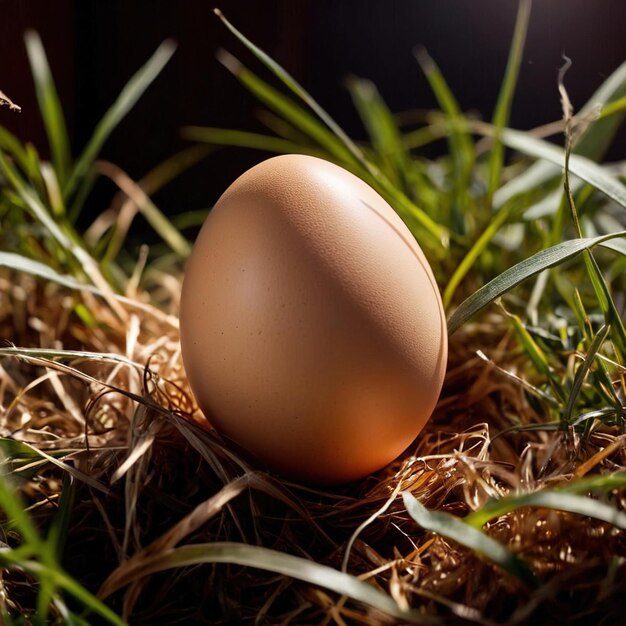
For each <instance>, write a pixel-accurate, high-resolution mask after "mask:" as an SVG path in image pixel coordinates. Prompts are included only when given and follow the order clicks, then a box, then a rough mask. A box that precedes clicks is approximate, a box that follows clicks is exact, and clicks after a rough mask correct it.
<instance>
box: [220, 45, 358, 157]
mask: <svg viewBox="0 0 626 626" xmlns="http://www.w3.org/2000/svg"><path fill="white" fill-rule="evenodd" d="M217 58H218V60H219V61H220V62H221V63H222V65H224V67H225V68H226V69H227V70H228V71H229V72H231V73H232V74H233V75H234V76H235V77H236V78H237V79H238V80H239V81H240V82H241V83H242V84H243V85H244V86H245V87H246V89H248V90H249V91H250V92H251V93H252V94H254V95H255V96H256V97H257V98H258V99H259V100H260V101H261V102H263V104H265V105H266V106H267V107H269V108H270V109H271V110H272V111H275V112H276V113H278V114H279V115H281V116H282V117H283V118H284V119H286V120H287V121H289V122H290V123H291V124H293V125H294V126H295V127H296V128H298V129H299V130H301V131H302V132H304V133H305V134H306V135H308V136H309V137H310V138H311V139H313V140H314V141H315V142H317V143H318V144H319V145H320V146H322V147H323V148H324V149H326V150H327V151H328V152H329V153H330V154H331V155H333V157H334V158H336V159H338V160H339V162H340V163H342V164H344V165H345V166H346V167H351V169H354V166H355V164H359V161H358V160H357V159H355V157H354V155H353V154H352V153H351V152H350V151H349V150H348V149H347V148H346V146H345V145H344V144H343V143H342V142H341V140H340V139H338V138H337V137H336V135H334V134H333V133H332V132H331V131H330V130H329V129H328V128H327V127H326V126H325V125H324V124H322V123H321V122H320V121H319V120H317V119H316V118H315V116H314V115H312V114H311V113H309V112H308V111H307V110H305V109H303V108H302V107H301V106H299V105H298V104H297V103H296V102H295V101H293V100H292V99H291V98H289V97H287V96H286V95H285V94H283V93H281V92H280V91H278V90H277V89H275V88H274V87H272V86H271V85H269V84H268V83H266V82H265V81H264V80H262V79H261V78H259V77H258V76H257V75H256V74H254V73H253V72H251V71H250V70H249V69H248V68H247V67H245V66H244V65H243V64H242V63H241V62H240V61H238V60H237V59H236V58H235V57H233V56H232V55H231V54H230V53H228V52H225V51H220V52H218V55H217Z"/></svg>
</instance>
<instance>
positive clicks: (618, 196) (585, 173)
mask: <svg viewBox="0 0 626 626" xmlns="http://www.w3.org/2000/svg"><path fill="white" fill-rule="evenodd" d="M491 132H492V131H490V133H491ZM502 141H503V142H504V143H505V144H506V145H507V146H509V148H513V149H514V150H519V151H520V152H523V153H524V154H527V155H529V156H531V157H534V158H537V159H545V160H546V161H549V162H551V163H554V164H555V165H558V166H559V167H562V166H563V164H564V163H565V151H564V150H563V149H562V148H559V147H558V146H555V145H554V144H551V143H549V142H548V141H544V140H543V139H537V138H536V137H531V136H530V135H528V134H527V133H523V132H520V131H517V130H512V129H510V128H507V129H504V130H503V131H502ZM569 171H570V172H571V173H572V174H574V175H576V176H578V178H581V179H582V180H584V181H585V182H586V183H589V184H590V185H593V186H594V187H595V188H596V189H598V190H599V191H601V192H602V193H604V194H605V195H606V196H608V197H609V198H611V199H612V200H615V202H617V203H618V204H619V205H621V206H623V207H625V208H626V187H625V186H624V185H623V184H622V183H621V182H620V181H619V180H618V179H617V178H616V177H615V176H613V175H612V174H610V173H609V172H608V171H607V170H606V169H605V168H603V167H602V166H601V165H598V164H597V163H594V162H593V161H591V160H589V159H587V158H585V157H582V156H580V155H576V154H572V155H571V157H570V159H569Z"/></svg>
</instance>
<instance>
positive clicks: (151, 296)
mask: <svg viewBox="0 0 626 626" xmlns="http://www.w3.org/2000/svg"><path fill="white" fill-rule="evenodd" d="M146 284H147V288H146V290H134V291H133V292H132V293H129V294H128V297H127V298H125V299H120V298H118V297H115V296H113V295H111V296H110V297H108V298H101V297H97V296H94V295H92V294H89V293H85V292H80V293H79V292H73V291H70V290H67V289H65V288H62V287H59V286H57V285H55V284H52V283H45V282H42V281H39V280H35V279H34V278H31V277H28V276H25V275H23V274H17V273H8V272H5V273H4V274H2V275H0V329H1V335H0V337H1V338H3V339H4V340H6V341H7V344H6V345H7V348H6V349H4V352H3V357H4V358H3V359H2V361H0V407H1V419H0V428H1V431H2V432H1V433H0V434H1V436H2V437H4V438H7V439H5V444H6V441H7V440H11V441H14V442H21V443H19V444H16V445H19V448H18V449H16V450H14V451H13V453H11V452H10V451H9V453H8V454H7V456H8V459H7V461H6V463H7V464H8V465H9V467H10V469H11V471H12V475H13V476H14V477H15V481H14V482H15V484H16V485H18V486H19V489H20V490H21V492H22V494H23V495H24V497H25V498H26V500H27V502H28V503H29V505H30V513H31V515H32V516H33V517H34V519H35V520H36V521H37V523H38V525H39V527H40V529H42V531H43V530H44V529H46V528H47V527H48V525H49V523H50V520H51V519H52V518H53V516H54V514H55V512H56V511H57V509H58V507H59V502H60V499H61V497H62V493H63V492H64V491H65V490H67V489H71V490H72V493H73V497H74V504H73V507H72V508H71V519H70V522H69V526H68V532H67V537H66V546H65V551H64V557H63V566H64V567H65V569H66V570H67V571H68V572H69V573H70V574H71V575H72V576H74V577H75V578H76V579H77V580H79V581H80V582H81V584H83V585H84V586H85V587H87V588H88V589H90V590H91V591H93V592H94V593H98V594H99V595H100V597H101V598H105V599H106V602H107V603H108V604H109V605H110V606H111V607H112V608H114V609H115V610H116V611H118V612H119V613H120V614H122V615H123V616H124V618H125V619H126V620H128V621H129V622H130V623H132V624H136V625H142V624H146V625H147V624H165V623H167V624H174V623H197V624H201V623H210V624H226V623H240V624H246V623H254V624H339V625H343V624H393V623H399V622H400V621H401V620H399V619H398V618H394V617H391V616H389V615H386V614H384V613H383V612H380V611H377V610H375V609H373V608H371V607H369V606H367V605H366V604H364V603H360V602H357V601H355V600H352V599H349V598H346V597H342V596H340V595H338V594H336V593H333V592H332V591H329V590H325V589H322V588H320V587H317V586H314V585H311V584H308V583H305V582H302V581H300V580H297V579H295V578H292V577H287V576H283V575H277V574H274V573H269V572H267V571H263V570H261V569H257V568H252V567H248V566H245V565H241V564H237V563H236V562H232V561H231V562H230V563H212V564H201V565H188V566H186V567H182V568H175V567H173V568H168V569H165V570H163V571H156V570H157V569H158V568H155V567H153V564H154V562H155V560H158V558H159V557H162V556H163V555H167V554H171V553H172V551H173V549H174V548H176V547H180V546H184V545H186V544H188V545H192V544H193V545H195V544H207V543H214V544H216V545H224V546H229V545H231V544H233V543H237V544H250V545H258V546H264V547H266V548H271V549H274V550H279V551H281V552H284V553H287V554H291V555H296V556H298V557H303V558H305V559H309V560H311V561H314V562H317V563H322V564H325V565H328V566H331V567H333V568H335V569H336V570H344V571H346V572H349V573H350V574H354V575H356V576H358V577H360V578H361V579H362V580H365V581H368V583H370V584H371V585H372V587H373V588H378V589H380V590H382V591H384V592H385V593H387V594H388V595H389V596H391V597H392V598H393V599H394V600H395V601H396V603H397V604H398V606H399V607H409V606H410V607H414V608H416V609H417V610H418V611H419V612H420V613H421V614H422V615H423V617H424V622H425V623H437V622H439V621H445V623H449V624H456V623H459V624H464V623H481V624H496V623H498V624H501V623H507V624H523V623H527V622H531V621H532V622H533V623H557V622H566V623H569V624H575V623H579V624H587V623H600V622H602V623H618V622H619V620H620V618H621V612H622V606H621V603H622V598H623V593H624V591H626V588H625V583H624V580H626V576H625V574H626V566H625V562H624V555H625V552H626V546H625V545H624V535H623V533H621V532H619V531H617V530H616V529H615V528H614V527H613V526H611V525H610V524H608V523H605V522H600V521H597V520H592V519H590V518H584V517H582V516H581V515H577V514H573V513H565V512H560V511H555V510H548V509H542V508H536V507H534V508H530V507H527V508H522V509H517V510H515V511H513V512H510V513H507V514H505V515H502V516H500V517H498V518H496V519H494V520H493V521H491V522H490V523H488V524H487V525H486V527H485V529H484V530H485V532H486V533H487V534H489V535H490V536H491V537H493V538H494V539H496V540H497V541H499V542H501V543H502V544H505V545H507V546H508V547H509V549H510V550H512V551H513V552H515V553H519V554H521V555H523V556H524V558H525V559H526V561H527V562H528V563H529V565H530V566H531V568H532V570H533V572H534V573H535V574H536V576H537V577H538V578H539V579H540V581H541V583H542V584H541V585H540V586H539V587H538V588H537V589H531V588H529V587H527V586H525V585H524V584H523V583H522V582H520V581H519V580H518V579H516V578H514V577H512V576H510V575H509V574H508V573H506V572H504V571H503V570H501V569H500V568H498V567H497V566H496V565H494V564H493V563H491V562H490V561H488V560H486V559H485V558H483V557H481V556H480V555H478V554H476V553H475V552H473V551H471V550H470V549H468V548H465V547H463V546H460V545H458V544H456V543H455V542H454V541H451V540H447V539H445V538H443V537H441V536H440V535H437V534H435V533H432V532H427V531H425V530H423V529H421V528H420V527H419V526H418V525H417V524H416V523H415V522H414V521H413V520H412V519H411V517H410V516H409V515H408V513H407V511H406V509H405V507H404V505H403V503H402V499H401V498H400V497H399V494H400V492H401V491H408V492H411V493H412V494H413V495H414V496H415V497H416V498H417V499H418V500H419V501H420V502H421V503H423V504H424V505H425V506H426V507H428V508H429V509H437V510H442V511H446V512H449V513H452V514H454V515H457V516H461V517H462V516H465V515H466V514H468V513H470V512H472V511H475V510H477V509H480V508H481V507H482V506H483V505H484V503H485V502H486V501H487V500H488V499H489V498H492V497H498V496H502V495H504V494H507V493H510V492H514V491H516V490H526V491H533V490H537V489H540V488H542V487H546V486H555V485H559V484H563V483H566V482H567V481H569V480H570V479H571V478H572V477H579V476H583V475H589V474H594V473H603V472H609V471H610V472H613V471H615V470H617V469H622V468H623V466H624V454H623V446H622V436H621V434H620V433H619V432H618V431H617V428H616V427H615V428H614V427H609V426H606V427H603V428H601V429H600V430H598V431H596V432H594V433H593V434H592V435H591V437H589V438H588V439H586V440H584V441H582V440H579V439H578V438H577V436H576V435H575V434H574V433H572V432H568V431H558V430H557V431H549V430H540V429H535V430H533V429H532V428H525V427H527V426H532V425H540V424H542V423H545V416H543V415H541V414H540V413H539V412H538V409H537V408H536V407H535V406H534V404H533V403H532V402H530V401H529V393H528V388H527V383H525V382H524V381H523V380H522V379H521V378H516V376H515V373H516V372H519V371H520V368H521V364H520V363H518V362H517V360H518V359H520V356H519V352H518V351H516V349H515V347H516V346H515V343H514V338H513V337H512V336H511V335H509V334H508V333H507V331H506V324H505V322H504V321H503V320H502V319H501V318H500V317H499V314H494V315H492V317H491V318H489V319H487V320H486V321H484V322H483V323H482V324H473V325H468V326H467V327H465V328H464V329H463V330H462V331H460V332H459V333H457V334H456V335H455V336H454V337H453V338H452V339H453V341H452V343H451V346H450V357H449V369H448V373H447V377H446V381H445V385H444V390H443V393H442V396H441V399H440V402H439V404H438V407H437V409H436V412H435V414H434V416H433V417H432V419H431V420H430V422H429V424H428V425H427V427H426V428H425V430H424V431H423V432H422V434H421V435H420V436H419V437H418V438H417V440H416V441H415V442H414V444H413V445H412V446H411V447H410V448H409V449H408V450H407V451H406V452H405V453H404V454H403V455H402V457H401V458H399V459H397V460H396V461H394V462H393V463H392V464H391V465H389V466H388V467H386V468H385V469H383V470H382V471H380V472H378V473H377V474H375V475H373V476H369V477H367V478H365V479H363V480H361V481H358V482H355V483H352V484H350V485H345V486H341V487H337V488H332V489H328V488H325V489H321V490H319V489H313V488H311V487H310V486H303V485H299V484H293V483H290V482H287V481H285V480H283V479H282V478H280V477H279V476H276V475H272V474H271V473H270V472H268V471H266V470H265V469H264V468H263V467H259V466H258V465H256V464H255V462H254V460H252V459H249V458H244V457H242V456H241V454H240V453H239V452H238V451H236V450H234V449H232V447H231V446H229V444H228V443H227V442H225V441H224V440H222V439H221V438H220V437H219V435H218V434H217V433H215V431H213V430H211V428H210V426H209V424H208V423H207V422H206V420H205V419H204V418H203V417H202V415H201V414H200V413H199V411H198V409H197V407H196V406H195V404H194V401H193V397H192V395H191V392H190V389H189V387H188V384H187V381H186V379H185V376H184V372H183V369H182V362H181V355H180V346H179V341H178V328H177V318H176V315H177V310H176V309H177V303H178V297H179V288H180V281H179V279H178V278H177V277H175V276H170V275H163V274H156V272H154V273H153V274H152V275H149V276H148V280H147V281H146ZM150 302H152V303H154V302H156V303H158V304H157V305H154V304H150ZM81 311H83V314H81ZM8 342H10V343H8ZM12 345H14V346H19V347H20V349H15V348H12V347H11V346H12ZM22 348H24V349H22ZM27 348H28V349H27ZM61 350H64V351H76V352H74V353H72V352H66V353H65V354H64V355H62V356H63V357H64V358H57V356H55V352H54V351H61ZM79 350H80V352H79ZM51 351H52V352H51ZM87 353H93V354H87ZM68 357H71V358H68ZM522 427H524V428H522ZM6 452H7V451H6V450H5V453H6ZM615 501H616V503H617V505H618V506H619V507H620V508H622V509H626V507H625V506H624V505H625V503H624V499H623V494H622V493H621V492H618V493H617V495H616V496H615ZM5 541H6V542H7V543H8V544H9V545H10V544H11V542H12V541H16V539H15V538H11V537H10V536H8V537H6V538H5ZM35 591H36V580H35V579H31V578H29V576H28V575H27V574H25V573H23V572H20V571H19V570H16V569H5V570H2V573H1V578H0V592H1V596H2V598H3V600H4V603H5V606H6V607H7V609H8V611H9V612H10V613H11V614H13V615H21V616H25V618H26V619H29V616H32V615H33V611H34V608H33V606H34V597H35Z"/></svg>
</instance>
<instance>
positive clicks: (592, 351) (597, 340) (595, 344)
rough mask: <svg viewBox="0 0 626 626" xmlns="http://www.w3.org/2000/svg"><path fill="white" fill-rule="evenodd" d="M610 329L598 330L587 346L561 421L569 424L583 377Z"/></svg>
mask: <svg viewBox="0 0 626 626" xmlns="http://www.w3.org/2000/svg"><path fill="white" fill-rule="evenodd" d="M610 329H611V327H610V326H608V325H605V326H602V328H600V330H599V331H598V332H597V334H596V336H595V337H594V338H593V341H592V342H591V345H590V346H589V350H588V351H587V355H586V357H585V360H584V361H583V362H582V364H581V365H580V367H579V368H578V370H577V371H576V375H575V376H574V381H573V382H572V388H571V389H570V392H569V398H568V399H567V404H566V405H565V408H564V409H563V418H562V419H563V421H564V422H569V421H570V418H571V417H572V411H573V410H574V404H576V398H577V397H578V394H579V393H580V390H581V388H582V386H583V382H584V381H585V377H586V376H587V372H588V371H589V370H590V369H591V366H592V365H593V362H594V360H595V358H596V355H597V354H598V351H599V350H600V348H602V345H603V344H604V341H605V340H606V338H607V336H608V334H609V331H610Z"/></svg>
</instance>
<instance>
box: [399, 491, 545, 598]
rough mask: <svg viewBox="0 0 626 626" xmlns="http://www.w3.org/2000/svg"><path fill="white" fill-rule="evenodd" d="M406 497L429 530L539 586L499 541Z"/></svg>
mask: <svg viewBox="0 0 626 626" xmlns="http://www.w3.org/2000/svg"><path fill="white" fill-rule="evenodd" d="M402 497H403V499H404V506H405V507H406V510H407V512H408V513H409V515H410V516H411V517H412V518H413V519H414V520H415V522H416V523H417V524H418V525H419V526H421V527H422V528H424V529H425V530H428V531H431V532H434V533H437V534H439V535H441V536H442V537H446V538H447V539H453V540H454V541H456V542H457V543H460V544H461V545H462V546H465V547H467V548H470V549H471V550H473V551H474V552H476V553H478V554H481V555H482V556H484V557H486V558H487V559H489V560H490V561H493V563H495V564H496V565H499V566H500V567H501V568H503V569H504V570H506V571H507V572H509V574H511V575H512V576H515V578H518V579H519V580H521V581H522V582H524V583H525V584H527V585H529V586H530V587H536V586H537V584H538V583H537V580H536V579H535V576H534V575H533V573H532V572H531V570H530V568H529V567H528V565H527V564H526V563H525V562H524V561H523V560H522V559H520V558H519V557H517V556H515V555H514V554H513V553H512V552H510V551H509V550H507V549H506V548H505V547H504V546H503V545H502V544H501V543H498V542H497V541H495V539H492V538H491V537H489V536H488V535H486V534H485V533H483V532H482V531H480V530H478V529H477V528H475V527H474V526H470V525H469V524H467V523H466V522H464V521H463V520H461V519H459V518H458V517H455V516H454V515H450V514H449V513H442V512H441V511H429V510H428V509H427V508H426V507H425V506H424V505H422V504H421V503H420V502H418V501H417V499H416V498H415V496H413V494H411V493H409V492H407V491H405V492H404V493H403V494H402Z"/></svg>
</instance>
